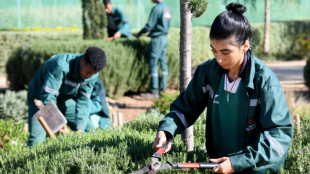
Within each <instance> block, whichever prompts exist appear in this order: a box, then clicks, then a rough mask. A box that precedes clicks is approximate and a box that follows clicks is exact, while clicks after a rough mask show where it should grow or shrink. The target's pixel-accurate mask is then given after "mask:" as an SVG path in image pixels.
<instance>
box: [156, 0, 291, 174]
mask: <svg viewBox="0 0 310 174" xmlns="http://www.w3.org/2000/svg"><path fill="white" fill-rule="evenodd" d="M226 9H227V11H225V12H223V13H221V14H219V15H218V16H217V17H216V18H215V20H214V22H213V24H212V26H211V30H210V35H209V38H210V46H211V49H212V52H213V55H214V58H213V59H210V60H208V61H206V62H204V63H202V64H201V65H199V66H198V68H197V70H196V72H195V74H194V76H193V78H192V80H191V82H190V83H189V85H188V87H187V89H186V90H185V91H184V92H182V93H181V94H180V95H179V96H178V97H177V99H176V100H175V101H174V102H173V103H172V104H171V106H170V113H168V114H167V115H166V116H165V118H164V119H163V120H161V121H160V123H159V128H158V133H157V136H156V138H155V141H154V144H153V148H155V149H157V148H158V147H160V146H162V145H163V143H165V142H166V140H167V138H172V137H174V136H175V135H176V134H180V133H182V132H183V131H184V130H185V129H186V128H188V127H189V126H191V125H193V124H194V122H195V121H196V120H197V118H198V117H199V115H200V114H201V113H202V112H203V110H204V109H205V108H206V107H207V108H208V109H207V121H206V148H207V153H208V155H209V157H210V158H211V159H210V161H211V162H215V163H220V164H219V165H218V166H217V167H215V168H213V169H212V172H214V173H233V172H241V173H266V172H267V171H269V172H271V173H278V172H280V169H281V165H283V164H284V162H285V159H286V157H287V153H288V149H289V145H290V142H291V139H292V134H293V129H292V121H291V115H290V112H289V109H288V106H287V104H286V100H285V96H284V92H283V89H282V86H281V84H280V83H279V81H278V79H277V77H276V76H275V74H274V73H273V72H272V70H270V69H269V68H268V67H267V66H266V65H265V64H264V63H263V62H262V61H260V60H259V59H258V58H256V57H255V56H254V55H253V53H252V52H251V49H250V48H251V41H252V31H251V26H250V24H249V22H248V20H247V19H246V17H244V16H243V13H244V12H245V11H246V7H245V6H243V5H242V4H239V3H231V4H229V5H227V6H226ZM170 148H171V143H169V145H168V149H167V150H166V152H167V151H169V150H170ZM283 166H284V165H283Z"/></svg>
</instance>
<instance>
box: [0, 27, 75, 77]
mask: <svg viewBox="0 0 310 174" xmlns="http://www.w3.org/2000/svg"><path fill="white" fill-rule="evenodd" d="M78 37H81V33H80V32H71V31H70V32H65V31H62V32H16V31H14V32H12V31H1V32H0V57H1V61H0V75H5V65H6V63H7V61H8V59H9V57H10V56H11V54H12V52H13V51H14V50H15V49H17V48H18V47H20V46H27V45H28V44H29V42H31V41H33V40H37V39H39V38H40V39H48V40H59V39H62V40H69V39H72V38H78Z"/></svg>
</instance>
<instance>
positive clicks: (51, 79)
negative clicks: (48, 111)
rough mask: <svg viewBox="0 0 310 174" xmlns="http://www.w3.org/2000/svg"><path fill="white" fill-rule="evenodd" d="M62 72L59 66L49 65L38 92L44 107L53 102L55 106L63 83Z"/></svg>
mask: <svg viewBox="0 0 310 174" xmlns="http://www.w3.org/2000/svg"><path fill="white" fill-rule="evenodd" d="M63 78H64V71H63V67H62V66H61V65H54V64H53V65H49V66H48V71H47V73H46V74H45V78H44V79H45V80H44V83H43V86H42V89H41V91H40V100H41V101H42V102H43V104H44V105H46V104H48V103H50V102H53V103H54V104H55V105H56V106H57V97H58V95H59V89H60V87H61V85H62V83H63Z"/></svg>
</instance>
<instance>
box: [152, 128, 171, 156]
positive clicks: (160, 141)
mask: <svg viewBox="0 0 310 174" xmlns="http://www.w3.org/2000/svg"><path fill="white" fill-rule="evenodd" d="M166 141H167V136H166V133H165V132H164V131H159V132H158V133H157V135H156V138H155V140H154V143H153V146H152V147H153V149H154V150H157V149H158V148H160V147H162V146H163V145H164V144H165V143H166ZM171 145H172V142H169V144H168V146H167V148H166V150H165V152H164V153H167V152H169V150H170V149H171Z"/></svg>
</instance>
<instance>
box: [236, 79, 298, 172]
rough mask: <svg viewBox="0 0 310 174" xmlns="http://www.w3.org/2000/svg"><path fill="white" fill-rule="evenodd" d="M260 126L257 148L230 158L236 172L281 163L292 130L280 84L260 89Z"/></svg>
mask: <svg viewBox="0 0 310 174" xmlns="http://www.w3.org/2000/svg"><path fill="white" fill-rule="evenodd" d="M265 86H266V85H265ZM259 125H260V126H261V131H262V132H261V133H260V135H259V136H260V137H259V142H258V144H257V146H255V147H252V146H248V147H247V148H246V150H245V152H244V153H242V154H239V155H235V156H231V157H230V160H231V163H232V166H233V168H234V170H235V172H238V171H242V170H244V169H246V168H258V167H261V166H265V167H266V166H268V165H272V164H280V163H281V162H282V161H283V160H284V159H285V158H286V155H287V152H288V148H289V145H290V142H291V139H292V135H293V130H292V120H291V116H290V112H289V110H288V107H287V105H286V100H285V97H284V93H283V89H282V87H281V85H280V84H279V85H273V86H268V87H265V88H263V90H262V96H261V106H260V114H259Z"/></svg>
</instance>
